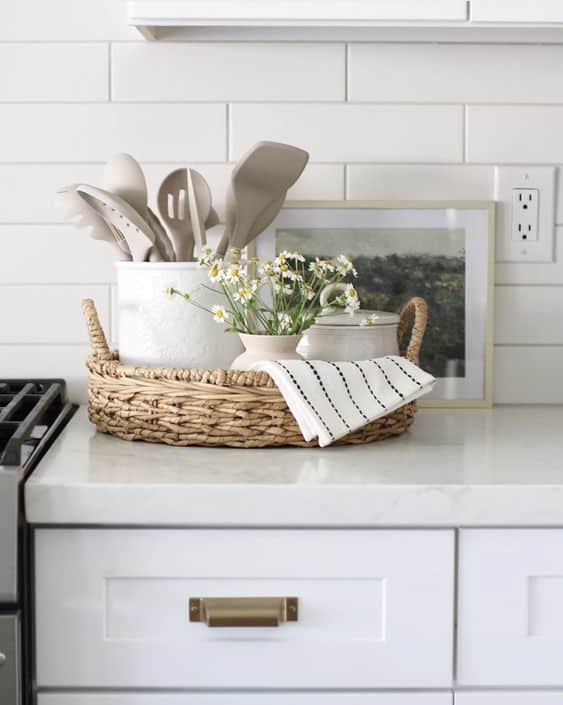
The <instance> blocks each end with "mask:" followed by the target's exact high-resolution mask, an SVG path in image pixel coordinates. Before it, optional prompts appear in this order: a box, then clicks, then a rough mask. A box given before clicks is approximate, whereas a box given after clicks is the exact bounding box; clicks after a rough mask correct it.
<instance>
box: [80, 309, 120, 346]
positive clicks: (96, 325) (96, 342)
mask: <svg viewBox="0 0 563 705" xmlns="http://www.w3.org/2000/svg"><path fill="white" fill-rule="evenodd" d="M82 312H83V314H84V318H85V320H86V327H87V328H88V336H89V338H90V345H91V346H92V351H93V353H94V357H95V358H96V359H97V360H111V359H112V358H113V356H112V353H111V350H110V349H109V345H108V341H107V339H106V334H105V333H104V329H103V328H102V324H101V323H100V319H99V318H98V312H97V311H96V305H95V304H94V302H93V301H92V299H84V300H83V301H82Z"/></svg>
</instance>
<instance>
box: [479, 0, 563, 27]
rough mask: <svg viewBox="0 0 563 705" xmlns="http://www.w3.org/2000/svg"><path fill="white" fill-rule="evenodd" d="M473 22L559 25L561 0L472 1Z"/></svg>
mask: <svg viewBox="0 0 563 705" xmlns="http://www.w3.org/2000/svg"><path fill="white" fill-rule="evenodd" d="M470 4H471V20H472V21H473V22H497V23H505V22H507V23H514V24H531V25H536V24H558V23H561V22H563V2H562V1H561V0H471V3H470Z"/></svg>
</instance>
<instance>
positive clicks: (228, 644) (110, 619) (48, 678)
mask: <svg viewBox="0 0 563 705" xmlns="http://www.w3.org/2000/svg"><path fill="white" fill-rule="evenodd" d="M36 555H37V559H36V595H37V598H36V599H37V623H36V643H37V682H38V686H39V687H40V688H44V687H49V688H72V687H75V688H108V689H111V688H136V689H148V688H210V689H213V688H226V689H237V688H262V689H265V688H273V689H288V688H293V689H306V688H308V689H315V688H317V689H331V688H332V689H346V688H349V689H358V688H365V689H369V688H372V689H378V688H388V689H392V688H421V689H424V688H450V687H451V674H452V668H453V664H452V658H453V643H452V641H453V595H454V586H453V576H454V534H453V532H451V531H442V530H440V531H332V530H324V531H315V530H307V531H299V530H296V531H292V530H281V531H278V530H250V531H249V530H231V531H222V530H210V531H206V530H202V531H200V530H196V531H190V530H135V529H134V530H129V531H128V530H102V531H100V530H39V531H38V532H37V535H36ZM293 596H295V597H298V610H299V614H298V620H297V621H287V622H286V623H283V624H281V625H280V626H279V627H275V628H274V627H270V626H268V627H256V626H253V628H248V627H244V628H242V627H241V628H239V627H235V628H221V627H219V628H210V627H208V626H207V625H206V624H205V623H202V622H201V623H200V622H191V621H190V620H189V614H188V605H189V601H190V598H196V597H204V598H225V597H228V598H234V599H238V600H240V598H256V597H293ZM235 607H236V605H235Z"/></svg>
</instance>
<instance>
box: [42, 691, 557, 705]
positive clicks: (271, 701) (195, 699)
mask: <svg viewBox="0 0 563 705" xmlns="http://www.w3.org/2000/svg"><path fill="white" fill-rule="evenodd" d="M37 705H453V697H452V695H451V693H323V694H315V693H311V694H309V693H307V694H305V693H292V694H291V695H290V694H288V693H272V694H270V695H265V694H264V693H258V694H254V695H253V694H250V693H240V694H229V693H225V694H205V693H193V694H191V693H184V694H183V693H174V694H166V695H164V694H162V693H159V694H157V695H151V694H148V693H147V694H145V693H135V694H125V693H124V694H115V695H112V694H111V693H103V694H88V693H60V694H59V693H49V694H45V695H41V694H40V695H39V698H38V701H37ZM507 705H508V704H507ZM546 705H547V703H546Z"/></svg>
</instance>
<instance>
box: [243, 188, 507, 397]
mask: <svg viewBox="0 0 563 705" xmlns="http://www.w3.org/2000/svg"><path fill="white" fill-rule="evenodd" d="M494 228H495V204H494V202H492V201H290V202H286V204H285V205H284V207H283V209H282V211H281V212H280V214H279V215H278V217H277V218H276V220H275V221H274V222H273V223H272V225H270V227H269V228H267V230H266V231H265V232H264V233H262V235H261V236H260V237H259V238H258V239H257V241H256V243H255V245H254V248H253V253H255V254H256V255H257V256H258V257H260V258H262V259H264V258H271V257H272V256H273V255H274V254H275V251H276V238H277V233H280V232H282V231H283V232H284V233H286V234H287V233H288V232H289V231H291V230H311V231H323V230H326V231H331V230H332V231H334V230H342V231H343V238H344V237H345V236H346V232H348V237H349V240H348V242H350V240H351V236H350V231H353V230H355V229H358V230H361V231H364V232H365V231H366V230H367V231H374V232H376V233H383V232H385V233H390V234H391V235H392V233H393V231H396V232H399V231H401V232H404V231H409V230H411V229H412V230H413V231H416V230H421V231H426V235H428V234H429V233H430V231H432V232H434V233H435V234H434V236H435V237H437V238H438V237H440V235H439V233H440V232H445V233H446V232H448V231H451V232H453V231H455V232H460V231H463V237H464V243H465V246H464V255H463V256H464V276H465V278H464V296H465V306H464V311H465V321H464V324H465V326H464V330H465V335H464V346H465V358H464V374H463V377H461V376H460V377H457V376H452V377H449V376H444V377H441V378H438V380H437V383H436V385H435V388H434V390H433V392H432V394H431V395H429V396H428V397H426V398H425V399H424V400H423V401H421V405H424V406H439V407H444V406H446V407H490V406H492V397H493V345H494V341H493V321H494V318H493V306H494V251H495V250H494ZM333 235H334V234H333ZM319 236H320V237H322V234H319V233H316V234H315V237H319ZM311 237H313V236H312V235H311ZM386 239H387V240H389V237H387V235H386ZM345 244H346V243H345V241H344V240H343V247H342V250H341V251H342V252H343V253H345V254H349V255H352V256H354V252H353V251H350V246H349V247H348V249H347V248H346V246H345ZM311 246H312V245H311ZM374 246H375V245H374ZM304 249H307V248H306V247H305V248H304ZM319 254H320V255H322V254H326V253H319ZM331 254H332V253H331ZM374 256H376V255H375V253H374ZM405 303H406V302H405ZM431 316H432V311H431V310H430V320H431Z"/></svg>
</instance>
